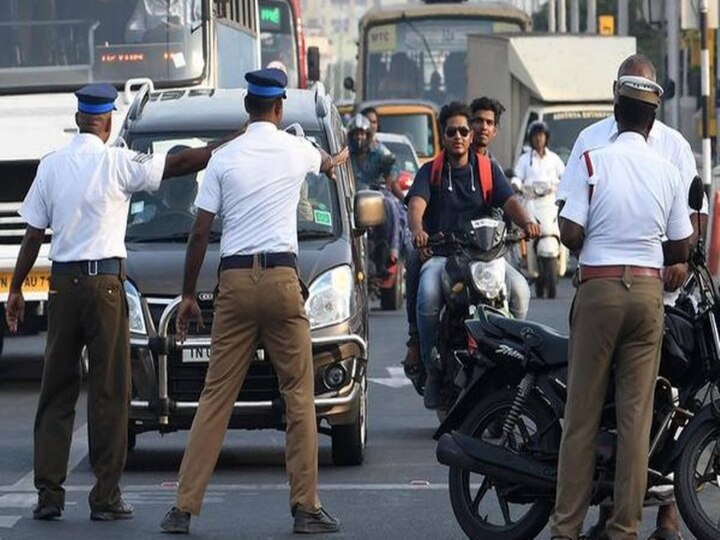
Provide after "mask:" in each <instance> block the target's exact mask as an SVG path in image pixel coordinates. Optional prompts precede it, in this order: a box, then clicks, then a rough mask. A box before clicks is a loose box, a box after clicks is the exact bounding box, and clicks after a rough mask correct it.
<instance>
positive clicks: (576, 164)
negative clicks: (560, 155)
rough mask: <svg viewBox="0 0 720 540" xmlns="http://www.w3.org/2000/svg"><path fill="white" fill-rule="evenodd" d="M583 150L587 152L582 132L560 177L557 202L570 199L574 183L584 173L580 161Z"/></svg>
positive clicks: (556, 196)
mask: <svg viewBox="0 0 720 540" xmlns="http://www.w3.org/2000/svg"><path fill="white" fill-rule="evenodd" d="M583 152H585V142H584V141H583V138H582V134H580V136H578V138H577V140H576V141H575V144H574V145H573V148H572V151H571V152H570V157H569V158H568V161H567V165H566V166H565V169H564V170H563V173H562V176H561V177H560V185H558V189H557V193H556V195H555V198H556V200H557V202H564V201H566V200H567V199H568V197H569V196H570V192H571V191H572V189H573V184H574V183H575V182H577V181H578V180H577V179H578V177H579V176H580V175H581V174H582V168H581V167H580V162H581V160H582V155H583Z"/></svg>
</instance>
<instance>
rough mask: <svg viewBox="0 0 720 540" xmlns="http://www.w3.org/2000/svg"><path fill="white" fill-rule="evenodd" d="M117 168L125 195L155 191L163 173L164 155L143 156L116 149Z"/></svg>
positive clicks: (130, 151) (131, 151)
mask: <svg viewBox="0 0 720 540" xmlns="http://www.w3.org/2000/svg"><path fill="white" fill-rule="evenodd" d="M117 166H118V176H119V178H120V183H121V185H122V188H123V190H124V191H125V192H126V193H128V194H133V193H136V192H138V191H157V189H158V188H159V187H160V182H162V178H163V174H164V172H165V154H143V153H140V152H135V151H133V150H127V149H124V148H118V158H117Z"/></svg>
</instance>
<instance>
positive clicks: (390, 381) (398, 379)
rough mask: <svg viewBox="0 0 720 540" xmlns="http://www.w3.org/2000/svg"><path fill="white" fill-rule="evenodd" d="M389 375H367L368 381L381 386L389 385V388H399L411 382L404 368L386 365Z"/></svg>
mask: <svg viewBox="0 0 720 540" xmlns="http://www.w3.org/2000/svg"><path fill="white" fill-rule="evenodd" d="M385 369H387V370H388V373H389V375H390V377H368V380H369V381H372V382H374V383H377V384H382V385H383V386H389V387H390V388H401V387H403V386H409V385H411V384H412V382H410V379H408V378H407V377H406V376H405V370H404V369H403V368H401V367H388V368H385Z"/></svg>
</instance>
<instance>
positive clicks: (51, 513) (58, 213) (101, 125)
mask: <svg viewBox="0 0 720 540" xmlns="http://www.w3.org/2000/svg"><path fill="white" fill-rule="evenodd" d="M76 96H77V98H78V112H77V114H76V116H75V120H76V123H77V125H78V128H79V134H77V135H75V137H74V138H73V140H72V142H71V143H70V144H69V145H68V146H66V147H64V148H62V149H60V150H58V151H57V152H55V153H52V154H50V155H49V156H47V157H45V158H44V159H43V160H42V161H41V162H40V165H39V167H38V170H37V175H36V176H35V180H34V181H33V183H32V186H31V187H30V190H29V191H28V194H27V196H26V197H25V201H24V202H23V204H22V206H21V207H20V211H19V212H20V215H21V216H22V217H23V218H24V219H25V220H26V221H27V223H28V226H27V230H26V233H25V238H24V239H23V242H22V246H21V247H20V253H19V254H18V260H17V264H16V266H15V272H14V274H13V278H12V283H11V286H10V293H9V296H8V301H7V305H6V309H5V313H6V320H7V324H8V328H9V329H10V331H11V332H16V331H17V328H18V325H19V324H20V323H22V321H23V316H24V310H25V300H24V298H23V293H22V283H23V281H24V280H25V278H26V276H27V274H28V272H29V271H30V269H31V268H32V266H33V264H34V263H35V260H36V258H37V255H38V251H39V249H40V246H41V244H42V243H43V240H44V238H45V230H46V229H48V228H49V229H52V240H51V244H50V259H51V260H52V269H51V276H50V291H49V296H48V334H47V344H46V347H45V363H44V366H43V375H42V384H41V388H40V398H39V402H38V409H37V415H36V417H35V455H34V471H35V487H36V488H37V490H38V502H37V505H36V506H35V509H34V510H33V518H35V519H42V520H47V519H53V518H57V517H60V515H61V514H62V511H63V509H64V507H65V490H64V489H63V486H62V485H63V482H64V481H65V477H66V475H67V464H68V457H69V453H70V443H71V439H72V430H73V420H74V417H75V404H76V402H77V399H78V395H79V394H80V387H81V382H82V381H81V375H80V353H81V351H82V349H83V347H87V351H88V355H89V368H90V370H89V374H88V441H89V446H90V465H91V467H92V469H93V472H94V473H95V477H96V482H95V485H94V487H93V488H92V490H91V491H90V497H89V501H90V509H91V513H90V518H91V519H93V520H100V521H109V520H115V519H129V518H131V517H132V513H133V510H132V507H131V506H130V505H129V504H127V503H126V502H124V501H123V499H122V497H121V494H120V487H119V481H120V475H121V473H122V470H123V468H124V466H125V455H126V452H127V434H128V432H127V427H128V414H129V410H128V409H129V405H130V336H129V330H128V315H127V301H126V297H125V291H124V288H123V280H124V277H125V265H124V261H125V258H126V256H127V253H126V250H125V243H124V238H125V229H126V225H127V219H128V210H129V206H130V197H131V195H132V194H133V193H135V192H137V191H143V190H147V191H155V190H156V189H158V187H159V186H160V181H161V180H162V179H163V178H167V177H171V176H178V175H184V174H189V173H192V172H195V171H198V170H200V169H202V168H204V167H205V165H206V164H207V162H208V160H209V159H210V148H209V147H205V148H199V149H189V150H185V151H183V152H180V153H178V154H176V155H174V156H168V157H167V158H166V157H165V156H163V155H154V156H150V155H147V154H139V153H137V152H134V151H132V150H128V149H125V148H115V147H109V146H106V145H105V143H106V142H107V141H108V139H109V137H110V132H111V129H112V116H111V112H112V110H113V109H114V105H113V103H114V101H115V99H116V97H117V90H115V88H114V87H113V86H111V85H109V84H91V85H89V86H86V87H84V88H82V89H80V90H78V91H77V92H76Z"/></svg>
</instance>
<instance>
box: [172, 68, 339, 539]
mask: <svg viewBox="0 0 720 540" xmlns="http://www.w3.org/2000/svg"><path fill="white" fill-rule="evenodd" d="M245 79H246V80H247V82H248V94H247V96H246V97H245V109H246V110H247V112H248V114H249V115H250V123H249V124H248V127H247V130H246V132H245V134H244V135H242V136H241V137H239V138H238V139H236V140H235V141H233V142H231V143H229V144H227V145H225V146H224V147H222V148H221V149H219V150H218V151H217V152H216V153H215V154H214V155H213V157H212V159H211V160H210V164H209V165H208V169H207V171H206V173H205V178H204V181H203V184H202V186H201V187H200V192H199V194H198V197H197V200H196V202H195V205H196V207H197V208H198V214H197V217H196V220H195V224H194V225H193V231H192V235H191V237H190V240H189V242H188V248H187V256H186V262H185V277H184V281H183V300H182V303H181V305H180V308H179V312H178V316H177V330H178V338H179V339H180V340H184V338H185V336H186V334H187V329H188V324H189V322H190V321H191V320H194V319H198V320H199V318H200V317H201V315H200V308H199V307H198V304H197V301H196V297H195V291H196V284H197V279H198V273H199V271H200V267H201V265H202V261H203V258H204V255H205V249H206V247H207V243H208V237H209V234H210V231H211V228H212V223H213V220H214V218H215V216H216V215H217V214H221V215H222V216H223V235H222V240H221V244H220V251H221V263H220V271H219V285H218V294H217V296H216V298H215V311H214V318H213V325H212V335H211V352H210V358H211V360H210V364H209V367H208V372H207V376H206V379H205V387H204V388H203V392H202V395H201V396H200V403H199V405H198V410H197V412H196V414H195V419H194V420H193V424H192V428H191V430H190V437H189V440H188V443H187V448H186V449H185V455H184V456H183V460H182V464H181V465H180V472H179V486H178V492H177V495H176V498H175V505H174V506H173V508H172V509H171V510H170V511H169V512H168V513H167V514H166V516H165V518H164V519H163V520H162V523H161V528H162V529H163V530H164V531H166V532H173V533H187V532H189V528H190V516H191V514H192V515H198V514H199V513H200V509H201V506H202V500H203V497H204V494H205V490H206V489H207V485H208V483H209V481H210V477H211V475H212V472H213V469H214V468H215V464H216V462H217V458H218V454H219V453H220V448H221V446H222V441H223V438H224V436H225V432H226V430H227V425H228V421H229V419H230V415H231V413H232V409H233V403H234V401H235V399H236V397H237V395H238V392H239V391H240V388H241V387H242V384H243V380H244V378H245V374H246V373H247V370H248V367H249V365H250V362H251V360H252V358H253V356H254V353H255V349H256V347H257V344H258V338H260V340H261V341H262V343H263V345H264V348H265V350H266V351H267V354H268V359H269V361H270V362H271V364H272V365H273V367H274V368H275V371H276V373H277V375H278V380H279V386H280V391H281V393H282V395H283V398H284V400H285V414H286V418H287V430H286V434H287V435H286V438H287V444H286V451H285V463H286V468H287V472H288V476H289V480H290V509H291V514H292V515H293V516H294V518H295V521H294V532H296V533H321V532H335V531H337V530H339V527H340V525H339V521H338V520H337V519H335V518H334V517H332V516H330V515H329V514H328V513H327V512H326V511H325V510H324V509H323V508H322V506H321V504H320V499H319V497H318V492H317V474H318V442H317V420H316V416H315V402H314V371H313V360H312V345H311V338H310V324H309V321H308V318H307V315H306V314H305V309H304V307H303V304H304V302H303V297H302V294H301V288H300V282H299V278H298V274H297V266H296V258H297V251H298V243H297V218H296V211H297V205H298V200H299V198H300V188H301V186H302V184H303V182H304V181H305V176H306V175H307V174H308V173H312V174H319V173H320V172H323V173H326V174H328V175H330V176H331V177H332V176H333V174H334V168H335V167H336V166H338V165H341V164H343V163H345V162H346V161H347V159H348V153H347V150H343V151H342V152H340V153H339V154H337V155H335V156H332V157H331V156H329V155H328V154H326V153H325V152H323V151H322V150H319V149H317V148H316V147H314V146H313V145H312V144H311V143H310V142H309V141H307V140H306V139H304V138H301V137H296V136H293V135H290V134H289V133H286V132H284V131H281V130H279V129H278V125H279V124H280V122H281V120H282V117H283V99H284V97H285V87H286V86H287V77H286V75H285V73H283V72H282V71H281V70H278V69H272V68H270V69H263V70H259V71H254V72H250V73H247V74H246V75H245Z"/></svg>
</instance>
